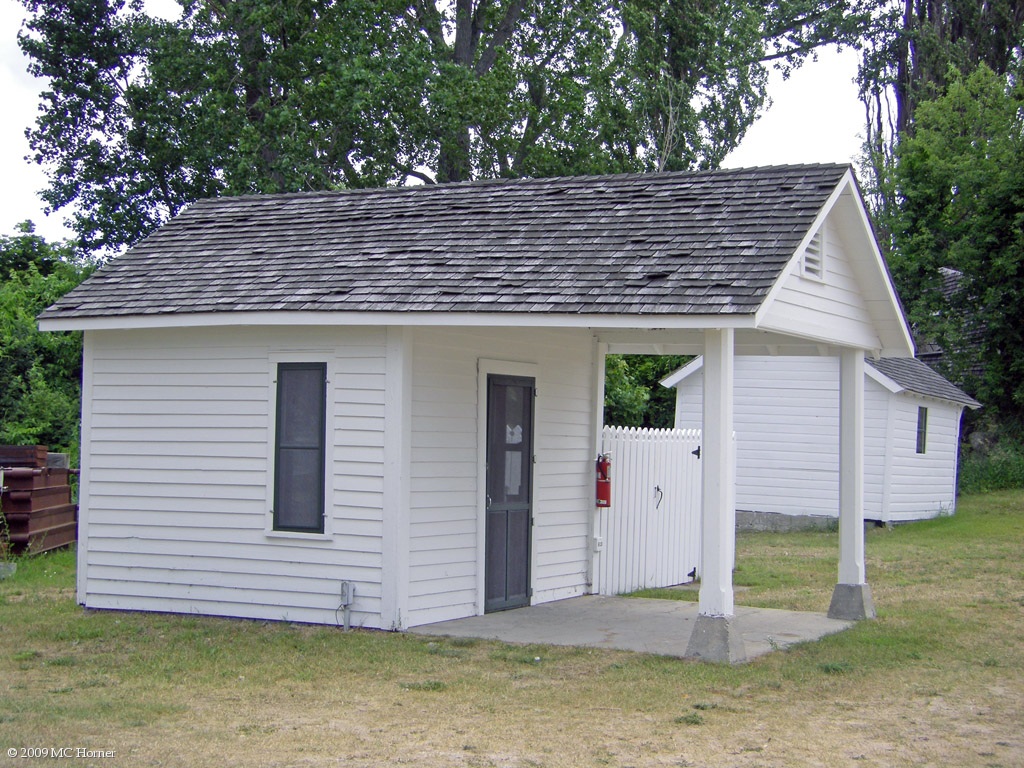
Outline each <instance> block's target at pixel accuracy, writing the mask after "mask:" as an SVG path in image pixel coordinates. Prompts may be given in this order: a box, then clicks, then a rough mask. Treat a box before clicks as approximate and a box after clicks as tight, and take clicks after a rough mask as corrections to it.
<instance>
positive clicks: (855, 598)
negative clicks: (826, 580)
mask: <svg viewBox="0 0 1024 768" xmlns="http://www.w3.org/2000/svg"><path fill="white" fill-rule="evenodd" d="M828 617H829V618H830V619H844V620H846V621H860V620H861V619H873V618H875V603H874V601H873V600H872V599H871V587H870V586H868V585H867V584H836V588H835V589H834V590H833V591H832V604H831V605H829V607H828Z"/></svg>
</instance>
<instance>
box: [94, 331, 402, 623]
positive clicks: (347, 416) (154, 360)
mask: <svg viewBox="0 0 1024 768" xmlns="http://www.w3.org/2000/svg"><path fill="white" fill-rule="evenodd" d="M384 341H385V335H384V332H383V330H381V329H358V330H351V329H346V330H345V331H337V330H333V331H328V330H324V329H310V328H302V329H284V328H276V329H275V328H260V329H221V330H217V329H190V330H166V329H165V330H157V329H154V330H138V331H118V332H113V331H104V332H90V334H89V340H88V344H87V345H86V350H87V352H86V354H87V355H88V360H87V361H86V366H85V369H86V371H87V378H86V380H85V382H84V385H85V392H86V394H87V396H88V401H87V404H86V407H88V408H89V413H90V418H89V420H88V434H87V435H84V436H83V437H84V438H85V439H84V440H83V444H84V454H83V467H84V468H85V472H86V474H87V477H84V478H83V484H82V488H83V496H82V499H81V509H82V512H81V514H82V516H83V519H84V524H85V526H86V530H87V532H88V539H87V541H85V542H84V543H83V558H84V562H83V564H82V567H81V573H82V574H83V579H82V584H81V590H80V595H81V596H82V599H83V601H84V603H85V604H86V605H87V606H90V607H96V608H121V609H133V610H154V611H169V612H185V613H204V614H224V615H230V616H239V617H248V618H262V619H280V620H290V621H304V622H316V623H326V624H333V623H335V622H336V621H340V620H341V616H340V613H338V611H337V609H338V607H339V605H340V584H341V582H342V581H350V582H354V583H355V586H356V595H355V604H354V605H353V611H352V622H353V624H355V625H363V626H370V627H375V626H379V625H380V599H381V589H380V582H381V576H380V572H381V551H382V544H381V539H382V535H383V518H382V498H383V488H384V480H383V449H382V446H383V429H384V380H385V377H384V368H385V352H384ZM289 359H302V360H311V359H319V360H323V361H324V362H326V363H327V364H328V370H329V378H330V381H329V386H328V400H329V402H328V414H329V416H328V423H329V426H328V443H329V444H330V446H331V448H330V449H329V450H330V454H329V455H330V461H331V464H330V466H329V467H328V489H327V500H328V512H327V514H328V521H327V526H326V527H327V535H325V536H302V535H288V534H275V533H273V532H268V517H269V509H268V501H267V500H268V488H269V487H270V483H271V478H270V473H271V467H270V462H269V447H268V446H269V443H270V440H271V436H272V430H273V418H274V400H275V396H276V395H275V391H274V387H273V374H274V371H275V370H276V368H275V366H276V362H277V361H288V360H289Z"/></svg>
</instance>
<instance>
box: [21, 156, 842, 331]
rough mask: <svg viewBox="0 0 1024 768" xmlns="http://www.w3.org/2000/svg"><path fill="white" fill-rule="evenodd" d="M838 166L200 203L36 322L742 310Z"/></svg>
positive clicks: (773, 272) (769, 281) (807, 222)
mask: <svg viewBox="0 0 1024 768" xmlns="http://www.w3.org/2000/svg"><path fill="white" fill-rule="evenodd" d="M849 170H850V168H849V166H847V165H805V166H783V167H769V168H753V169H740V170H726V171H709V172H700V173H659V174H629V175H618V176H599V177H598V176H589V177H587V176H581V177H571V178H548V179H519V180H512V181H486V182H472V183H465V184H451V185H436V186H421V187H404V188H390V189H368V190H351V191H341V192H317V193H303V194H289V195H252V196H243V197H227V198H218V199H210V200H202V201H200V202H197V203H195V204H193V205H192V206H190V207H189V208H187V209H186V210H185V211H184V212H182V213H181V214H180V215H178V216H177V217H175V218H174V219H172V220H171V221H169V222H168V223H167V224H165V225H164V226H162V227H161V228H160V229H158V230H157V231H156V232H154V233H153V234H152V235H150V236H149V237H148V238H146V239H145V240H143V241H142V242H140V243H139V244H137V245H136V246H134V247H133V248H131V249H130V250H129V251H127V252H126V253H125V254H123V255H121V256H119V257H117V258H115V259H113V260H112V261H111V262H110V263H109V264H107V265H106V266H104V267H103V268H102V269H100V270H98V271H97V272H96V273H95V274H94V275H93V276H92V277H91V278H89V280H87V281H86V282H85V283H83V284H82V285H81V286H79V287H78V288H76V289H75V290H74V291H72V292H71V293H69V294H68V295H67V296H65V297H64V298H63V299H61V300H60V301H59V302H57V303H56V304H55V305H54V306H52V307H51V308H49V309H48V310H46V311H45V312H44V313H43V314H42V315H41V318H42V319H53V318H79V317H81V318H85V317H109V316H126V315H153V314H168V313H170V314H175V313H205V312H252V311H275V312H276V311H304V312H305V311H310V312H323V311H332V312H337V311H341V312H510V313H527V312H530V313H536V312H541V313H572V314H591V313H593V314H599V315H637V314H659V315H675V314H681V315H685V314H705V315H706V314H748V313H753V312H755V311H756V310H757V309H758V307H759V306H760V305H761V303H762V302H763V300H764V299H765V297H766V295H767V294H768V292H769V290H770V288H771V287H772V285H773V284H774V283H775V282H776V280H777V279H778V278H779V276H780V273H781V270H782V269H783V268H784V267H785V265H786V264H787V262H788V261H789V260H790V259H791V258H792V257H793V255H794V253H795V251H796V249H797V247H798V246H799V244H800V242H801V240H802V239H803V238H804V236H805V235H806V234H807V232H808V230H809V228H810V227H811V225H812V224H813V222H814V220H815V218H816V216H817V215H818V213H819V212H820V211H821V209H822V207H823V206H824V204H825V203H826V201H828V199H829V197H830V195H831V194H832V192H833V191H834V190H835V189H836V187H837V185H838V184H839V183H840V181H841V180H842V179H843V177H844V175H845V174H846V173H847V172H848V171H849Z"/></svg>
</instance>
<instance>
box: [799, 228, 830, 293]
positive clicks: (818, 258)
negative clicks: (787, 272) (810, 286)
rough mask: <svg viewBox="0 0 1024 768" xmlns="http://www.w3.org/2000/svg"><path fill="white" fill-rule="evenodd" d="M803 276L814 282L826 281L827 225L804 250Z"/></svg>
mask: <svg viewBox="0 0 1024 768" xmlns="http://www.w3.org/2000/svg"><path fill="white" fill-rule="evenodd" d="M802 274H803V276H804V277H809V278H811V279H812V280H824V279H825V225H824V224H822V225H821V227H820V228H819V229H818V231H817V232H815V233H814V236H813V237H812V238H811V242H809V243H808V244H807V247H806V248H805V249H804V255H803V261H802Z"/></svg>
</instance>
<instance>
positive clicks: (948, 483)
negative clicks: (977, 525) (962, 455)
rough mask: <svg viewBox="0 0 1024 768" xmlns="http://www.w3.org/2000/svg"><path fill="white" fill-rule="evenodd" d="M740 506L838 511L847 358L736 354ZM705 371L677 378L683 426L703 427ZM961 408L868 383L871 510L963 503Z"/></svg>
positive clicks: (883, 517) (907, 512)
mask: <svg viewBox="0 0 1024 768" xmlns="http://www.w3.org/2000/svg"><path fill="white" fill-rule="evenodd" d="M735 371H736V374H735V375H736V380H735V389H734V399H735V417H734V418H735V430H736V508H737V509H738V510H741V511H750V512H771V513H777V514H788V515H812V516H831V517H836V516H838V514H839V360H838V358H834V357H747V356H740V357H737V358H736V368H735ZM702 379H703V377H702V375H701V372H700V371H699V370H696V371H695V372H694V373H693V374H691V375H690V376H688V377H687V378H685V379H683V380H682V381H681V382H679V384H678V385H677V394H676V421H675V426H676V427H677V428H699V427H700V426H701V407H702V405H701V404H702V401H703V393H702ZM919 405H926V406H927V407H928V409H929V410H928V419H929V421H928V435H929V440H928V450H927V452H926V453H925V454H917V453H916V451H915V448H916V432H917V407H918V406H919ZM960 412H961V408H960V406H959V405H957V404H954V403H948V402H944V401H939V400H928V399H925V398H920V397H916V396H914V395H912V394H909V393H906V392H899V393H894V392H891V391H889V390H888V389H886V388H885V387H883V386H882V385H881V384H880V383H879V382H877V381H875V380H874V379H873V378H872V377H870V376H866V377H865V383H864V514H865V517H866V518H868V519H870V520H879V521H882V522H889V521H899V520H917V519H922V518H927V517H934V516H935V515H938V514H942V513H944V512H949V511H951V510H952V509H953V505H954V502H955V487H954V482H955V476H956V450H957V441H958V436H959V418H960Z"/></svg>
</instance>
